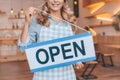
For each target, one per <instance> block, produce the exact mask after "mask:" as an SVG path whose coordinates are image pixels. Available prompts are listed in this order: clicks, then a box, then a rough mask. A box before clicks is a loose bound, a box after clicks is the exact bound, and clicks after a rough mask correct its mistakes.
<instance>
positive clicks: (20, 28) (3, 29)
mask: <svg viewBox="0 0 120 80" xmlns="http://www.w3.org/2000/svg"><path fill="white" fill-rule="evenodd" d="M0 30H22V28H19V29H12V28H0Z"/></svg>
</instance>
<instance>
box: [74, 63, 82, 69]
mask: <svg viewBox="0 0 120 80" xmlns="http://www.w3.org/2000/svg"><path fill="white" fill-rule="evenodd" d="M74 67H75V68H76V69H81V68H83V67H84V64H83V63H81V62H78V63H76V64H74Z"/></svg>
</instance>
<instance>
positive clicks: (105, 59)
mask: <svg viewBox="0 0 120 80" xmlns="http://www.w3.org/2000/svg"><path fill="white" fill-rule="evenodd" d="M43 3H44V0H0V34H1V35H0V80H32V77H33V73H32V72H31V71H30V69H29V64H28V60H27V57H26V54H25V52H21V51H20V49H19V47H18V45H17V43H18V38H19V36H20V34H21V32H22V29H23V27H24V22H25V13H26V11H27V10H28V8H29V7H36V8H38V7H39V6H41V5H42V4H43ZM68 5H69V7H70V8H71V10H73V11H74V15H75V16H76V17H77V26H78V27H77V28H78V29H77V31H76V34H82V33H81V31H82V30H84V31H86V32H87V31H90V32H91V33H92V35H91V36H92V39H93V46H94V51H93V52H94V53H95V55H96V59H95V60H90V61H86V62H83V64H84V67H83V68H81V69H74V70H75V73H76V79H77V80H120V60H119V59H120V0H68ZM83 33H84V32H83ZM89 47H91V46H89ZM94 53H93V54H94ZM88 54H89V53H88Z"/></svg>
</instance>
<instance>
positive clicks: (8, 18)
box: [8, 17, 25, 20]
mask: <svg viewBox="0 0 120 80" xmlns="http://www.w3.org/2000/svg"><path fill="white" fill-rule="evenodd" d="M8 19H13V20H14V19H25V18H17V17H9V18H8Z"/></svg>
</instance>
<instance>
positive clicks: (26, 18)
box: [25, 7, 35, 24]
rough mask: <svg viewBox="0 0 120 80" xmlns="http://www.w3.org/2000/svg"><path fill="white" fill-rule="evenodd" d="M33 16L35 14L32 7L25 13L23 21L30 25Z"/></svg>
mask: <svg viewBox="0 0 120 80" xmlns="http://www.w3.org/2000/svg"><path fill="white" fill-rule="evenodd" d="M34 14H35V9H34V8H33V7H30V8H29V9H28V11H27V12H26V17H25V21H26V23H27V24H30V21H31V19H32V18H33V15H34Z"/></svg>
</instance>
